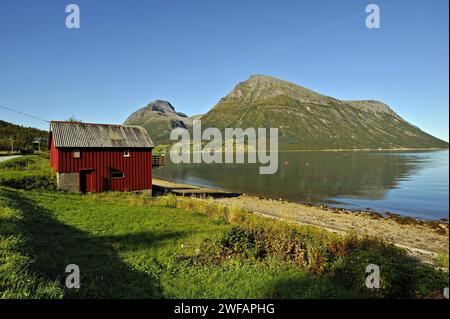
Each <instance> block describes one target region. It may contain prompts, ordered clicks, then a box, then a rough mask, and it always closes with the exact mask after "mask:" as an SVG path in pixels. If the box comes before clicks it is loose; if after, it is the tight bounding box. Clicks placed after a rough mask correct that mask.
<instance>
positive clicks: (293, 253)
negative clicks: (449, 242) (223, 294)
mask: <svg viewBox="0 0 450 319" xmlns="http://www.w3.org/2000/svg"><path fill="white" fill-rule="evenodd" d="M156 204H157V205H160V206H164V207H170V208H181V209H184V210H191V211H196V212H200V213H202V214H205V215H207V216H209V217H210V218H213V219H214V220H215V221H217V222H222V223H228V224H230V225H232V226H233V227H232V228H231V229H230V230H229V231H228V232H226V233H225V234H223V236H222V237H220V238H219V239H218V240H217V241H216V242H214V243H213V245H212V246H211V247H210V249H203V250H202V252H203V255H200V256H196V257H197V258H198V259H200V260H206V261H210V262H225V261H226V260H228V259H229V258H230V257H234V258H238V259H243V260H248V259H254V260H265V259H268V258H274V257H275V258H281V259H283V260H284V261H285V262H288V263H294V264H295V265H297V266H298V267H302V268H306V269H308V270H309V271H311V272H312V273H315V274H320V275H324V276H327V277H332V278H333V279H334V280H337V281H339V282H341V283H343V284H344V285H346V286H348V287H349V288H350V287H351V288H352V289H356V290H360V291H361V292H364V293H367V294H368V295H370V296H373V297H380V298H417V297H421V296H423V295H424V294H426V293H427V292H429V291H432V290H438V289H442V288H443V287H444V286H446V285H448V274H447V273H445V272H443V271H441V270H438V269H435V268H434V267H433V266H430V265H424V264H421V263H418V262H417V261H415V260H412V259H411V258H410V257H409V256H408V255H407V254H406V251H405V250H403V249H400V248H398V247H396V246H394V245H393V244H390V243H387V242H385V241H383V240H381V239H378V238H371V237H367V236H357V235H356V234H354V233H350V234H336V233H331V232H329V231H325V230H322V229H319V228H316V227H311V226H300V225H294V224H291V223H287V222H283V221H274V220H269V219H267V218H264V217H261V216H257V215H255V214H252V213H251V212H249V211H245V210H243V209H240V208H237V207H227V206H223V205H220V204H217V203H215V202H214V201H213V200H200V199H196V198H187V197H177V196H174V195H167V196H164V197H159V198H158V199H157V201H156ZM447 258H448V257H447ZM443 259H445V258H443ZM444 262H445V261H444ZM447 263H448V259H447ZM369 264H377V265H379V266H380V268H381V271H382V276H381V288H380V289H375V290H369V289H366V288H365V287H364V282H365V279H366V276H367V274H366V273H365V269H366V266H367V265H369Z"/></svg>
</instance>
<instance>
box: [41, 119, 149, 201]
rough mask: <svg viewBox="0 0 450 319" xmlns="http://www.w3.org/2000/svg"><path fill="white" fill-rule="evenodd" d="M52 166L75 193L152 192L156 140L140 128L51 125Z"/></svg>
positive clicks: (65, 187)
mask: <svg viewBox="0 0 450 319" xmlns="http://www.w3.org/2000/svg"><path fill="white" fill-rule="evenodd" d="M49 134H50V136H49V149H50V165H51V167H52V168H54V169H55V170H56V173H57V184H58V188H60V189H62V190H66V191H71V192H82V193H84V192H104V191H145V192H149V193H150V194H151V190H152V149H153V147H154V145H153V142H152V140H151V139H150V137H149V136H148V133H147V132H146V130H145V129H144V128H142V127H140V126H129V125H109V124H108V125H107V124H91V123H76V122H58V121H52V122H51V123H50V133H49Z"/></svg>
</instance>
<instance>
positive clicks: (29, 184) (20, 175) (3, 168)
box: [0, 155, 56, 191]
mask: <svg viewBox="0 0 450 319" xmlns="http://www.w3.org/2000/svg"><path fill="white" fill-rule="evenodd" d="M0 185H3V186H7V187H11V188H16V189H26V190H33V189H40V190H42V189H45V190H51V191H53V190H56V175H55V174H54V173H53V171H52V170H51V169H50V165H49V161H48V159H47V158H45V156H37V155H30V156H23V157H18V158H15V159H12V160H9V161H6V162H3V163H0Z"/></svg>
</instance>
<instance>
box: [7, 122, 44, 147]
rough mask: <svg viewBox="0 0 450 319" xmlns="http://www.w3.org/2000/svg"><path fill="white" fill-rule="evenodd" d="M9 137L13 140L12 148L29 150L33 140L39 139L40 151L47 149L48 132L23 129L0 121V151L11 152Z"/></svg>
mask: <svg viewBox="0 0 450 319" xmlns="http://www.w3.org/2000/svg"><path fill="white" fill-rule="evenodd" d="M10 137H12V138H13V140H14V148H19V147H20V148H29V147H31V142H33V141H34V140H35V139H41V141H43V142H41V149H42V150H46V149H47V143H46V142H45V141H46V140H47V138H48V132H47V131H43V130H39V129H37V128H32V127H24V126H20V125H15V124H11V123H8V122H5V121H2V120H0V150H2V151H9V150H11V141H10Z"/></svg>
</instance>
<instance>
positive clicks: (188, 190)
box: [152, 178, 242, 198]
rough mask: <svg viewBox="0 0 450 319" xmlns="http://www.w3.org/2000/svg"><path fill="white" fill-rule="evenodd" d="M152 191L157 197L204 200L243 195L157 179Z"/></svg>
mask: <svg viewBox="0 0 450 319" xmlns="http://www.w3.org/2000/svg"><path fill="white" fill-rule="evenodd" d="M152 190H153V193H154V194H155V195H164V194H175V195H178V196H190V197H202V198H203V197H213V198H225V197H238V196H240V195H242V194H241V193H232V192H226V191H222V190H219V189H212V188H205V187H199V186H194V185H187V184H180V183H174V182H169V181H165V180H162V179H155V178H154V179H153V187H152Z"/></svg>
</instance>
